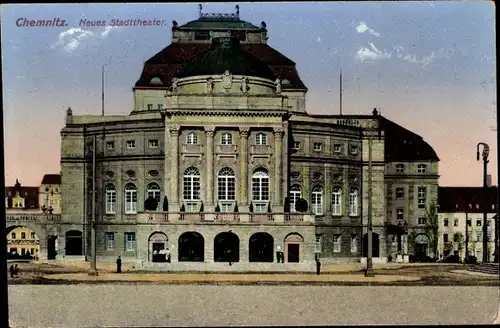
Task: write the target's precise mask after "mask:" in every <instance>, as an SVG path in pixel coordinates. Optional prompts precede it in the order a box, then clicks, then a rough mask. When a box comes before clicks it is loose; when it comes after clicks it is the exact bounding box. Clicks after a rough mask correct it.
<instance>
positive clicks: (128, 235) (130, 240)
mask: <svg viewBox="0 0 500 328" xmlns="http://www.w3.org/2000/svg"><path fill="white" fill-rule="evenodd" d="M125 251H127V252H133V251H135V232H125Z"/></svg>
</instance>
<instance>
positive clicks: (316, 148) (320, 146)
mask: <svg viewBox="0 0 500 328" xmlns="http://www.w3.org/2000/svg"><path fill="white" fill-rule="evenodd" d="M313 149H314V151H321V150H322V149H323V144H322V143H321V142H315V143H314V145H313Z"/></svg>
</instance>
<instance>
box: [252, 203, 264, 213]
mask: <svg viewBox="0 0 500 328" xmlns="http://www.w3.org/2000/svg"><path fill="white" fill-rule="evenodd" d="M254 211H255V213H265V212H267V203H256V204H255V206H254Z"/></svg>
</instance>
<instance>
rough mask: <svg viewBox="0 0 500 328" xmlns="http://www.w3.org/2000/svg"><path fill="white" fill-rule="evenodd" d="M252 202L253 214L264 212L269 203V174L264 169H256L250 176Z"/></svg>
mask: <svg viewBox="0 0 500 328" xmlns="http://www.w3.org/2000/svg"><path fill="white" fill-rule="evenodd" d="M252 200H253V201H254V204H255V209H254V210H255V212H265V211H266V205H267V202H268V201H269V173H268V172H267V170H266V169H264V168H259V169H256V170H255V171H254V172H253V175H252Z"/></svg>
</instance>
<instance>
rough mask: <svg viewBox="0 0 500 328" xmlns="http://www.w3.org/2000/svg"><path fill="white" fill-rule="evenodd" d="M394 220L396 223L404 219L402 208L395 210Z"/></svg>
mask: <svg viewBox="0 0 500 328" xmlns="http://www.w3.org/2000/svg"><path fill="white" fill-rule="evenodd" d="M396 219H397V220H398V221H403V220H404V219H405V210H404V209H402V208H398V209H396Z"/></svg>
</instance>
